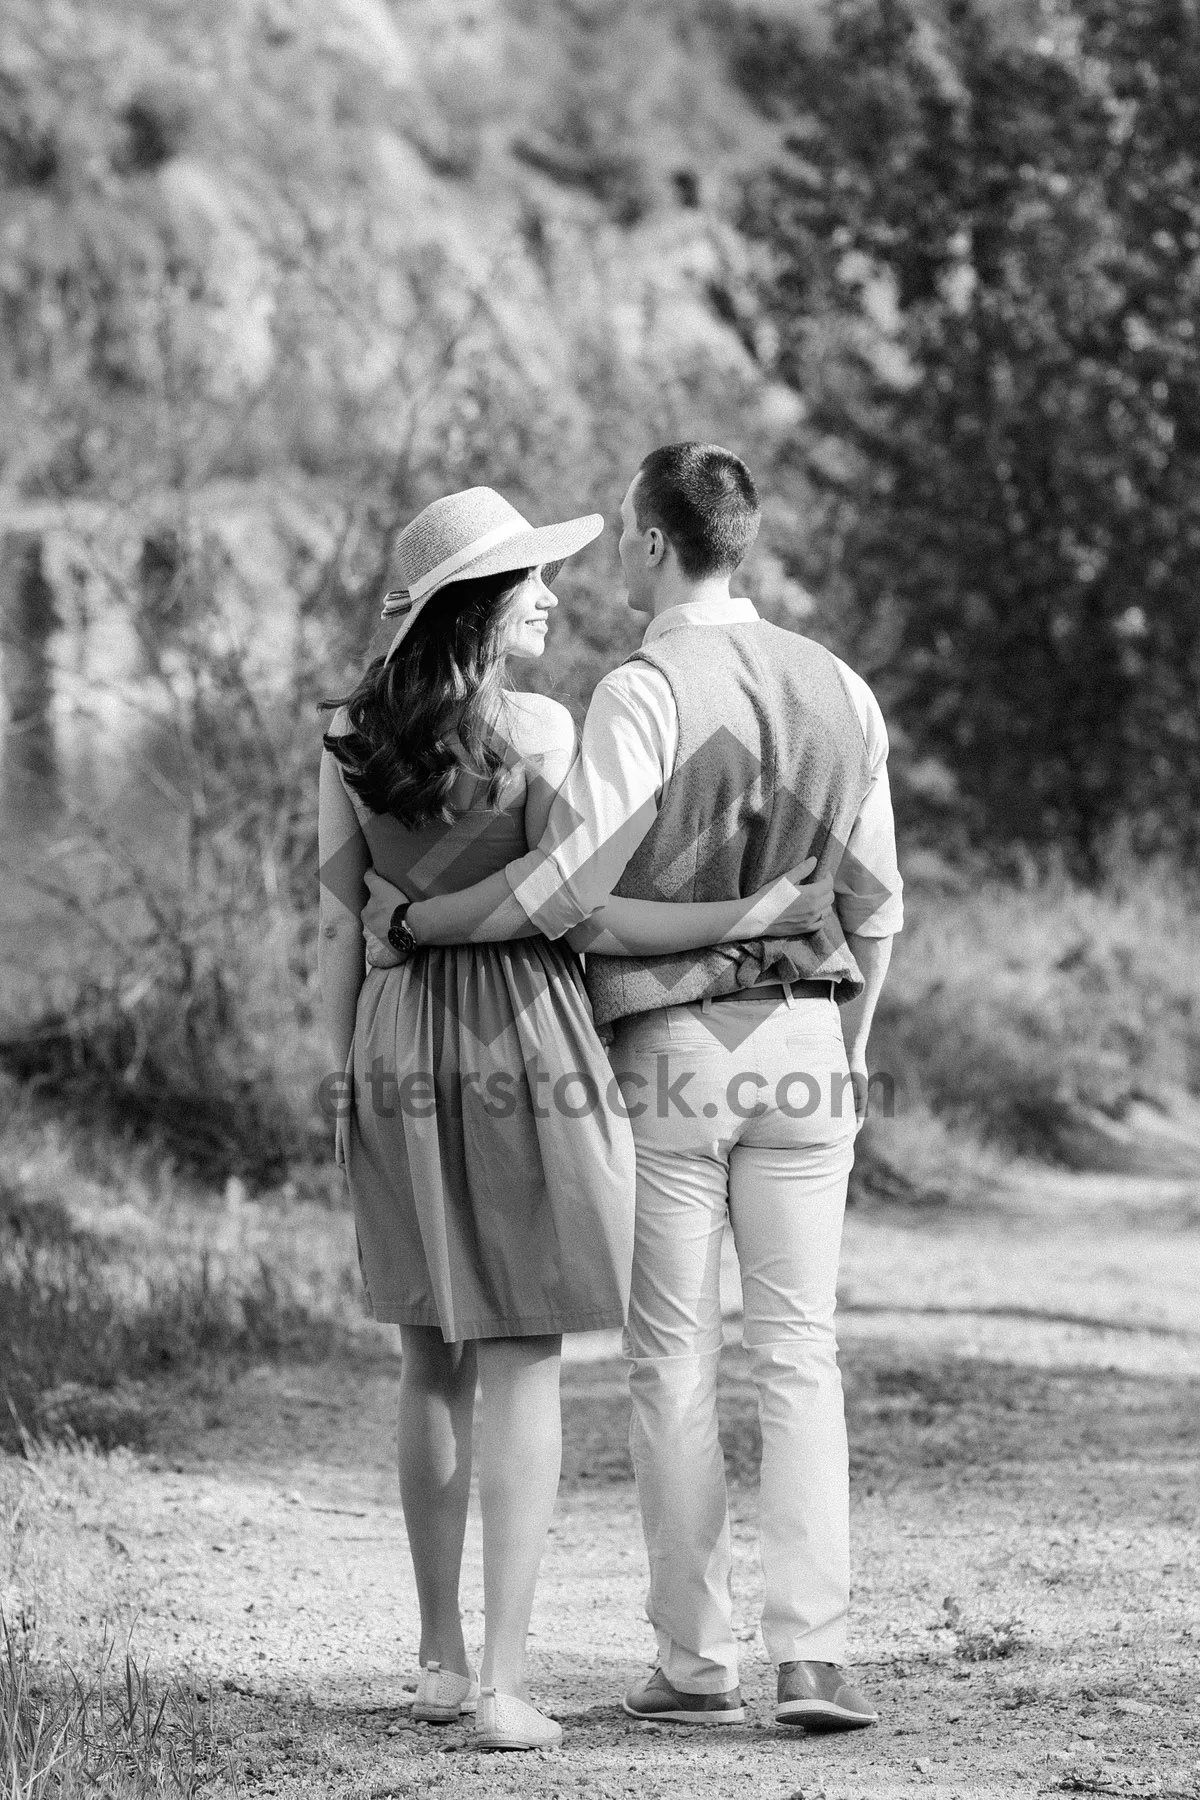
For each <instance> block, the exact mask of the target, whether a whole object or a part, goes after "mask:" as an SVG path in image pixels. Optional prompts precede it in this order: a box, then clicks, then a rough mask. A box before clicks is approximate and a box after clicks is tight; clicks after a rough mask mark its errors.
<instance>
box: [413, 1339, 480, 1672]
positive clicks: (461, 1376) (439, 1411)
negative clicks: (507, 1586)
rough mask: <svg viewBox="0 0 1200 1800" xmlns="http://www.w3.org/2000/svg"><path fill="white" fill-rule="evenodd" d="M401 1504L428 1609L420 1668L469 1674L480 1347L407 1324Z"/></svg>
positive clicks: (423, 1612)
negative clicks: (468, 1571) (461, 1595)
mask: <svg viewBox="0 0 1200 1800" xmlns="http://www.w3.org/2000/svg"><path fill="white" fill-rule="evenodd" d="M400 1345H401V1353H402V1356H403V1363H402V1366H401V1370H400V1431H399V1439H400V1503H401V1505H402V1506H403V1508H404V1523H405V1527H406V1528H407V1531H408V1546H409V1549H410V1550H411V1552H412V1559H413V1570H414V1572H415V1574H416V1578H417V1599H418V1601H419V1603H420V1607H421V1666H422V1667H424V1665H425V1664H426V1663H427V1662H440V1663H441V1665H442V1667H443V1668H444V1669H452V1670H453V1671H454V1672H455V1674H457V1675H465V1674H466V1673H467V1653H466V1649H465V1647H464V1644H463V1634H462V1618H461V1615H460V1613H459V1608H458V1583H459V1574H460V1571H461V1569H462V1552H463V1533H464V1532H465V1530H466V1524H467V1503H468V1501H469V1500H470V1497H471V1426H472V1421H473V1418H474V1412H475V1379H476V1359H475V1345H474V1344H472V1343H466V1344H447V1343H445V1342H444V1341H443V1338H442V1334H441V1332H440V1331H438V1330H437V1329H436V1328H435V1327H432V1326H422V1325H402V1326H401V1327H400Z"/></svg>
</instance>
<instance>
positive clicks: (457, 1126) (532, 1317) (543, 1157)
mask: <svg viewBox="0 0 1200 1800" xmlns="http://www.w3.org/2000/svg"><path fill="white" fill-rule="evenodd" d="M350 1072H352V1074H353V1079H354V1104H353V1112H352V1114H351V1117H350V1118H349V1120H348V1121H347V1128H346V1129H345V1131H344V1133H343V1139H344V1144H345V1156H346V1169H347V1175H348V1178H349V1183H350V1192H351V1196H352V1198H353V1201H354V1213H355V1222H356V1225H357V1229H358V1243H359V1261H360V1264H361V1267H362V1272H363V1279H364V1281H365V1283H366V1286H367V1291H368V1295H369V1297H370V1301H371V1307H372V1310H373V1312H374V1315H375V1317H376V1318H377V1319H381V1320H389V1321H393V1322H396V1323H399V1324H402V1325H429V1326H437V1327H439V1328H440V1330H441V1333H442V1336H443V1338H444V1339H445V1340H446V1341H447V1342H448V1343H453V1342H457V1341H459V1340H461V1339H464V1338H484V1337H528V1336H536V1335H540V1334H549V1333H557V1332H563V1331H594V1330H600V1329H602V1328H605V1327H612V1326H619V1325H623V1324H624V1322H625V1312H626V1307H627V1305H628V1300H629V1277H630V1267H631V1263H632V1258H633V1208H634V1155H633V1138H632V1133H631V1130H630V1126H629V1122H628V1120H627V1118H626V1117H625V1115H624V1110H623V1103H622V1100H621V1096H620V1091H619V1089H617V1088H616V1087H615V1085H614V1077H613V1071H612V1067H611V1065H610V1063H609V1061H608V1058H607V1056H606V1055H605V1053H604V1050H603V1048H602V1046H601V1044H600V1042H599V1040H598V1038H597V1036H596V1031H595V1027H594V1026H593V1024H592V1014H591V1007H590V1005H589V1003H588V999H587V995H586V992H585V990H584V986H583V979H582V974H581V971H580V967H579V963H578V960H577V959H576V957H575V956H574V954H573V953H572V952H571V951H570V950H569V949H568V948H567V946H566V945H560V944H557V943H551V942H549V941H548V940H547V939H545V938H541V937H531V938H522V939H517V940H515V941H513V942H509V943H502V944H478V945H473V944H464V945H454V946H446V947H437V948H433V947H429V948H425V949H422V950H421V951H419V952H418V953H417V954H416V955H415V956H413V957H411V958H410V959H409V960H407V961H405V962H403V963H400V964H399V965H398V966H396V967H393V968H370V969H368V971H367V976H366V981H365V983H364V985H363V988H362V990H361V992H360V995H359V1001H358V1017H357V1024H356V1027H355V1033H354V1045H353V1049H352V1052H351V1068H350Z"/></svg>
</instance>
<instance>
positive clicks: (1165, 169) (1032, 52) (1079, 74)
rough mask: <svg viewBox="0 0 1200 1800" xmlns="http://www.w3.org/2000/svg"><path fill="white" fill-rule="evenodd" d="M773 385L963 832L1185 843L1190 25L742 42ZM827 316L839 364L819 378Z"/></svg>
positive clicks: (1192, 506) (1190, 653) (1197, 733)
mask: <svg viewBox="0 0 1200 1800" xmlns="http://www.w3.org/2000/svg"><path fill="white" fill-rule="evenodd" d="M742 67H743V78H744V79H746V80H749V81H754V82H755V83H756V84H757V86H758V90H759V91H760V92H761V93H763V94H764V96H765V100H764V103H765V104H766V105H768V106H771V107H774V108H775V109H777V110H778V109H783V110H784V112H785V113H786V116H787V117H788V118H789V120H790V122H791V124H792V131H791V135H790V137H789V139H788V152H789V154H788V159H787V160H786V161H785V162H780V164H779V165H778V166H777V167H775V168H774V169H773V170H772V171H771V172H770V174H769V176H768V177H767V178H766V179H765V181H762V182H760V183H759V184H757V186H756V188H755V189H754V191H753V192H752V194H751V197H750V202H749V205H748V219H749V223H750V225H751V227H752V229H753V230H754V231H755V232H756V233H757V234H758V235H760V236H761V237H763V238H764V239H765V240H766V241H767V242H768V244H769V245H770V248H771V250H772V253H773V269H772V275H771V279H770V283H769V288H768V296H767V298H768V304H769V306H770V308H771V311H772V314H773V316H774V318H775V320H776V322H777V324H778V326H779V328H780V333H781V359H782V367H783V370H784V373H785V375H786V377H787V379H789V380H790V381H791V382H792V383H793V384H795V385H796V386H797V387H799V388H800V389H802V390H804V391H806V392H808V393H810V394H814V393H815V394H816V396H817V401H816V411H817V416H818V417H819V418H820V419H822V420H823V422H824V424H825V426H826V427H827V428H828V429H829V430H830V431H832V432H835V433H837V434H838V435H840V436H841V437H843V438H844V439H846V440H847V441H848V442H849V443H850V444H851V445H853V447H854V450H855V453H856V455H855V459H854V463H853V467H852V472H851V473H850V474H849V475H848V476H847V477H846V478H845V485H846V486H847V488H849V489H851V490H852V492H853V499H854V506H855V523H854V526H853V529H852V530H851V531H850V533H849V534H848V537H847V540H846V545H845V569H844V572H845V574H846V576H847V577H848V579H849V582H850V584H851V587H852V589H853V591H854V593H855V595H856V598H857V601H858V604H859V606H860V607H861V608H862V610H863V613H864V615H865V617H866V618H867V619H868V620H870V619H872V618H878V617H879V616H881V615H883V614H888V615H896V616H898V621H899V623H898V627H897V636H896V657H895V664H894V667H893V670H892V672H891V675H890V677H889V682H888V685H889V686H890V688H891V690H892V702H893V705H894V707H895V709H896V711H897V714H898V717H899V718H900V720H901V721H902V723H903V724H904V726H905V727H906V728H907V730H908V732H909V733H910V734H911V739H912V742H913V745H914V747H915V748H916V749H917V750H918V751H924V752H926V753H930V754H933V755H935V756H937V757H939V758H941V759H942V760H943V761H944V762H945V763H946V764H947V765H948V766H949V768H950V769H951V770H952V772H953V774H954V777H955V779H956V782H957V786H958V790H959V794H960V796H961V800H962V804H963V809H964V811H965V815H966V817H967V819H968V821H969V822H970V825H971V827H972V829H973V831H974V832H975V833H976V834H977V835H978V836H979V837H981V838H983V837H986V838H987V839H988V840H990V841H996V840H997V839H999V840H1000V841H1003V842H1012V841H1014V840H1024V841H1026V842H1029V843H1032V844H1039V843H1041V844H1045V843H1054V844H1060V845H1062V846H1064V847H1065V849H1066V850H1067V852H1068V853H1069V854H1070V855H1071V856H1072V857H1073V858H1074V859H1075V860H1076V861H1077V863H1078V864H1079V865H1080V866H1082V867H1083V868H1085V869H1087V870H1089V871H1091V872H1095V870H1096V869H1097V867H1098V866H1099V863H1100V862H1101V860H1102V859H1103V856H1104V852H1105V849H1106V846H1107V845H1108V844H1109V843H1110V842H1111V840H1112V837H1113V834H1114V832H1123V833H1124V834H1125V835H1126V836H1128V837H1130V838H1132V840H1133V842H1134V843H1135V844H1136V845H1137V846H1139V847H1141V848H1144V849H1155V850H1158V849H1169V850H1172V851H1175V852H1183V853H1187V852H1192V851H1194V850H1195V848H1196V846H1197V842H1198V840H1200V606H1198V604H1197V601H1198V598H1200V594H1198V586H1200V577H1198V574H1197V571H1198V570H1200V555H1198V553H1200V346H1198V343H1197V332H1198V329H1200V182H1198V180H1197V173H1198V158H1200V19H1198V18H1197V14H1196V10H1195V8H1194V7H1193V5H1191V4H1190V3H1189V0H1075V3H1074V4H1073V5H1072V6H1071V7H1070V8H1069V9H1067V8H1064V7H1057V8H1051V7H1049V6H1046V7H1040V6H1033V7H1028V6H1022V7H1019V8H1012V7H1008V6H1003V7H1002V6H997V5H995V4H993V5H990V6H985V5H981V4H978V3H977V0H976V3H972V0H948V3H947V4H945V5H944V6H943V7H941V8H940V9H938V10H936V11H931V10H930V9H929V8H928V7H927V6H923V5H921V4H920V3H919V0H839V3H838V4H836V5H835V7H834V8H833V9H832V29H831V32H830V35H829V39H828V42H827V45H826V47H825V48H824V49H823V50H821V51H818V52H816V53H814V52H813V51H812V50H811V48H810V47H809V45H807V44H806V43H802V42H801V41H800V40H799V39H798V38H797V37H796V36H795V34H793V33H789V31H788V29H787V27H784V26H780V25H778V24H775V25H762V24H760V25H759V26H757V27H756V28H755V29H754V30H753V31H752V32H751V33H750V35H749V37H748V39H747V40H746V42H745V43H744V45H743V50H742ZM831 320H833V321H836V323H837V328H838V332H839V334H840V335H839V337H838V343H839V345H840V346H841V350H842V353H843V361H842V362H841V363H839V366H838V374H837V378H836V379H831V378H830V375H829V373H828V371H827V370H824V369H820V368H818V367H817V366H816V358H817V356H818V354H820V353H822V352H824V351H825V349H826V348H827V346H828V343H829V341H830V321H831Z"/></svg>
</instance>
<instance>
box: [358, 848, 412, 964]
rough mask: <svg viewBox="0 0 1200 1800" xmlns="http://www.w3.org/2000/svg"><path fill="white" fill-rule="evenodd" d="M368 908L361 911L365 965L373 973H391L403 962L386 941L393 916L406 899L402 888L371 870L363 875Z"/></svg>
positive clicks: (365, 907) (406, 896) (366, 906)
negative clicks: (375, 970) (378, 971)
mask: <svg viewBox="0 0 1200 1800" xmlns="http://www.w3.org/2000/svg"><path fill="white" fill-rule="evenodd" d="M365 879H366V883H367V904H366V905H365V906H364V907H363V909H362V915H361V916H362V922H363V931H364V933H365V934H366V939H367V961H368V962H369V963H370V965H371V967H372V968H373V969H392V968H395V966H396V964H397V963H399V962H402V961H403V960H404V959H403V957H401V956H399V955H398V954H397V952H396V951H395V950H393V949H392V946H391V945H390V944H389V943H388V941H387V934H388V928H389V926H390V925H391V922H392V914H393V913H394V912H395V910H396V908H397V907H398V906H403V904H404V902H405V901H406V900H407V899H408V895H407V894H406V893H405V892H404V890H403V888H398V887H396V886H394V885H393V883H392V882H390V881H385V880H384V878H383V876H382V875H377V874H376V872H375V870H374V869H368V870H367V872H366V877H365Z"/></svg>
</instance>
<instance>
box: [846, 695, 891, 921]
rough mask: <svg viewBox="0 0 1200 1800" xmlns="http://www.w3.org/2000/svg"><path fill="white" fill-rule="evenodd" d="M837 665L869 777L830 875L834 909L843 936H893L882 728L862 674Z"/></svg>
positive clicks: (888, 803)
mask: <svg viewBox="0 0 1200 1800" xmlns="http://www.w3.org/2000/svg"><path fill="white" fill-rule="evenodd" d="M838 669H839V672H840V674H841V676H842V679H843V681H844V682H845V683H846V687H847V689H848V690H849V693H850V697H851V699H852V700H853V701H854V705H855V710H856V711H857V713H858V718H859V723H860V725H861V726H862V731H863V740H864V742H865V744H866V747H867V757H868V760H869V763H870V770H871V776H870V786H869V787H868V789H867V792H866V795H865V797H864V799H863V803H862V805H861V806H860V808H859V810H858V816H857V818H856V819H855V821H854V824H853V826H852V828H851V831H850V836H849V838H848V839H847V841H846V849H845V853H844V855H843V857H842V860H841V863H840V865H839V867H838V870H837V873H836V874H835V876H834V878H833V895H834V908H835V910H836V912H837V916H838V919H839V920H840V922H841V927H842V930H843V931H844V932H845V933H846V934H847V935H848V936H849V935H850V934H851V933H854V934H856V935H857V936H858V937H893V936H894V935H895V933H896V932H898V931H899V930H900V929H901V927H902V926H903V924H904V898H903V895H904V883H903V881H902V880H901V879H900V869H899V866H898V864H897V860H896V823H895V819H894V818H893V815H892V792H891V788H890V786H889V783H888V771H887V758H888V734H887V726H886V725H885V724H884V720H883V714H882V712H881V711H880V710H879V702H878V701H877V700H876V698H875V696H874V694H873V693H872V692H871V690H870V688H869V687H868V686H867V684H866V682H865V681H864V680H863V679H862V676H861V675H856V674H855V672H854V670H853V669H850V668H847V666H846V664H845V663H842V662H839V664H838Z"/></svg>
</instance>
